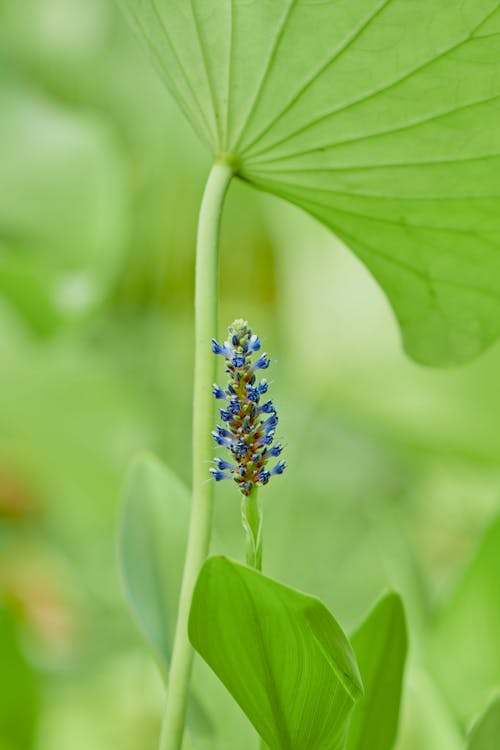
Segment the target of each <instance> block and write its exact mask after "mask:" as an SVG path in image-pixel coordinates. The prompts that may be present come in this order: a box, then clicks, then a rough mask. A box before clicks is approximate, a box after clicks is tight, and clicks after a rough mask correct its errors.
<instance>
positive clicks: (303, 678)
mask: <svg viewBox="0 0 500 750" xmlns="http://www.w3.org/2000/svg"><path fill="white" fill-rule="evenodd" d="M189 636H190V639H191V642H192V644H193V646H194V647H195V649H196V650H197V651H198V652H199V653H200V654H201V656H202V657H203V658H204V659H205V661H206V662H207V663H208V664H209V665H210V667H211V668H212V669H213V670H214V672H215V673H216V674H217V676H218V677H219V679H220V680H221V681H222V682H223V683H224V685H225V686H226V688H227V689H228V690H229V692H230V693H231V695H232V696H233V697H234V699H235V700H236V701H237V703H239V705H240V706H241V708H242V709H243V711H244V712H245V713H246V715H247V716H248V718H249V719H250V721H251V722H252V724H253V725H254V726H255V728H256V729H257V731H258V732H259V733H260V735H261V736H262V738H263V739H264V740H265V742H266V743H267V744H268V746H269V748H270V750H284V749H285V748H286V750H323V749H324V750H341V748H343V746H344V739H345V731H346V722H347V719H348V717H349V715H350V712H351V709H352V707H353V705H354V703H355V702H356V700H357V699H358V697H359V695H360V694H361V692H362V684H361V678H360V676H359V672H358V668H357V665H356V660H355V657H354V654H353V652H352V650H351V647H350V646H349V642H348V641H347V638H346V637H345V635H344V633H343V632H342V630H341V629H340V627H339V625H338V624H337V622H336V621H335V620H334V618H333V617H332V615H331V614H330V613H329V612H328V610H327V609H326V608H325V606H324V605H323V604H322V603H321V602H320V601H318V600H317V599H314V598H313V597H310V596H307V595H305V594H302V593H300V592H298V591H295V590H294V589H291V588H288V587H286V586H283V585H282V584H280V583H277V582H276V581H273V580H272V579H270V578H266V577H265V576H263V575H262V574H261V573H258V572H256V571H255V570H252V569H250V568H247V567H245V566H243V565H239V564H237V563H235V562H232V561H230V560H228V559H226V558H223V557H212V558H210V559H209V560H208V561H207V562H206V563H205V565H204V566H203V568H202V571H201V573H200V576H199V578H198V583H197V585H196V589H195V592H194V596H193V602H192V608H191V616H190V620H189Z"/></svg>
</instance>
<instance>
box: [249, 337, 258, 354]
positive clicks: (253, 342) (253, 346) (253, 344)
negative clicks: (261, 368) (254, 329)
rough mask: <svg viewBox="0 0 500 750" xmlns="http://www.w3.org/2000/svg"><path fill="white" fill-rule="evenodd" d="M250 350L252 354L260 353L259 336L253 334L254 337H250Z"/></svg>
mask: <svg viewBox="0 0 500 750" xmlns="http://www.w3.org/2000/svg"><path fill="white" fill-rule="evenodd" d="M248 348H249V349H250V351H251V352H258V351H259V349H260V339H259V337H258V336H256V335H255V334H253V336H250V342H249V344H248Z"/></svg>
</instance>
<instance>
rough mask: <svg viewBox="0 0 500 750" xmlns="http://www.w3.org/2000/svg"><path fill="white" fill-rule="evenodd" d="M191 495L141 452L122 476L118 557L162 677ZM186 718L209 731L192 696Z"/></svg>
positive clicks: (133, 608) (168, 651)
mask: <svg viewBox="0 0 500 750" xmlns="http://www.w3.org/2000/svg"><path fill="white" fill-rule="evenodd" d="M190 505H191V498H190V494H189V491H188V489H187V488H186V486H185V485H184V484H183V482H181V480H180V479H179V478H178V477H177V476H176V475H175V474H174V473H173V472H172V471H171V470H170V469H169V468H168V466H166V465H165V464H163V463H162V462H161V461H160V460H159V459H157V458H156V457H155V456H153V455H151V454H148V453H143V454H141V455H140V456H138V457H137V458H136V459H135V460H134V461H133V462H132V465H131V466H130V469H129V471H128V475H127V477H126V480H125V485H124V489H123V500H122V516H121V525H120V534H119V559H120V568H121V573H122V579H123V584H124V588H125V594H126V597H127V601H128V605H129V608H130V610H131V612H132V615H133V617H134V620H135V621H136V623H137V625H138V626H139V628H140V630H141V632H142V633H143V635H144V636H145V637H146V639H147V640H148V642H149V644H150V645H151V647H152V648H153V650H154V652H155V654H156V656H157V658H158V661H159V666H160V668H161V671H162V675H163V678H164V679H165V680H166V679H167V672H168V666H169V663H170V656H171V651H172V642H173V635H174V627H175V618H176V614H177V601H178V598H179V592H180V587H181V580H182V566H183V561H184V552H185V546H186V540H187V530H188V524H189V512H190ZM188 722H189V725H190V726H191V728H192V729H193V730H195V731H196V732H199V733H203V734H204V735H207V734H208V735H210V734H211V733H212V731H213V727H212V724H211V720H210V718H209V717H208V714H207V712H206V710H205V708H204V706H203V701H201V700H200V699H199V698H198V697H197V696H192V697H191V699H190V703H189V710H188Z"/></svg>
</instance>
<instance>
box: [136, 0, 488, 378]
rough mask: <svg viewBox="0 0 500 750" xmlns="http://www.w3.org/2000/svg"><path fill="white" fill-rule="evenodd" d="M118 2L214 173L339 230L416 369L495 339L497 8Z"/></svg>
mask: <svg viewBox="0 0 500 750" xmlns="http://www.w3.org/2000/svg"><path fill="white" fill-rule="evenodd" d="M121 3H122V5H123V6H124V7H125V9H126V10H127V12H128V15H129V16H130V18H131V20H132V23H133V25H134V26H135V28H136V30H137V32H138V34H139V36H140V37H141V38H142V39H143V40H145V41H146V43H147V45H148V47H149V50H150V52H151V54H152V57H153V59H154V61H155V63H156V66H157V68H158V69H159V71H160V73H161V75H162V76H163V78H164V80H165V81H166V83H167V85H168V87H169V88H170V90H171V91H172V93H173V94H174V96H175V97H176V98H177V100H178V102H179V103H180V105H181V107H182V109H183V110H184V112H185V113H186V115H187V116H188V118H189V119H190V121H191V123H192V125H193V126H194V128H195V129H196V130H197V131H198V133H199V134H200V135H201V137H202V138H203V139H204V140H205V141H207V142H208V143H209V144H210V145H211V147H212V149H213V151H214V153H215V155H216V156H217V158H219V159H223V160H226V161H230V162H231V163H232V164H234V165H235V171H236V174H237V175H239V176H240V177H241V178H242V179H244V180H247V181H250V182H251V183H253V184H254V185H255V186H257V187H258V188H261V189H263V190H266V191H270V192H272V193H275V194H277V195H280V196H282V197H284V198H286V199H288V200H290V201H292V202H294V203H296V204H297V205H299V206H301V207H302V208H304V209H306V210H307V211H308V212H310V213H311V214H313V215H314V216H316V217H317V218H318V219H319V220H320V221H321V222H323V223H324V224H326V225H327V226H328V227H330V228H331V229H333V231H334V232H335V233H336V234H337V236H338V237H339V238H340V239H342V240H343V241H344V242H345V243H346V244H347V245H348V246H349V247H350V248H351V250H353V251H354V252H355V253H356V254H357V255H358V256H359V257H360V258H361V260H362V261H363V262H364V263H365V264H366V265H367V266H368V268H369V269H370V271H371V272H372V273H373V275H374V276H375V277H376V278H377V280H378V281H379V283H380V285H381V286H382V287H383V289H384V290H385V292H386V294H387V296H388V297H389V300H390V302H391V304H392V306H393V308H394V311H395V313H396V316H397V318H398V320H399V323H400V325H401V328H402V332H403V339H404V345H405V347H406V349H407V351H408V352H409V353H410V354H411V355H412V356H413V357H415V358H416V359H418V360H420V361H422V362H425V363H429V364H446V363H452V362H460V361H465V360H467V359H469V358H470V357H472V356H474V355H476V354H477V353H478V352H480V351H481V350H483V349H484V348H485V347H486V346H488V345H489V344H490V343H491V342H492V341H493V340H494V339H495V338H496V337H498V335H499V334H500V253H499V250H500V182H499V180H498V172H499V167H500V4H499V2H498V0H451V2H450V0H320V1H318V0H273V2H268V1H266V2H262V1H261V0H211V2H209V3H207V2H206V0H190V2H187V0H121Z"/></svg>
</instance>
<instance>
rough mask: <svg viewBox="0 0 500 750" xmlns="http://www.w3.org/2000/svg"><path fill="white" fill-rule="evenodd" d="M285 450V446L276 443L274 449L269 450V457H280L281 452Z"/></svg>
mask: <svg viewBox="0 0 500 750" xmlns="http://www.w3.org/2000/svg"><path fill="white" fill-rule="evenodd" d="M282 450H283V446H282V445H281V443H276V445H273V446H272V448H269V450H268V455H269V456H274V457H278V456H279V455H281V451H282Z"/></svg>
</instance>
